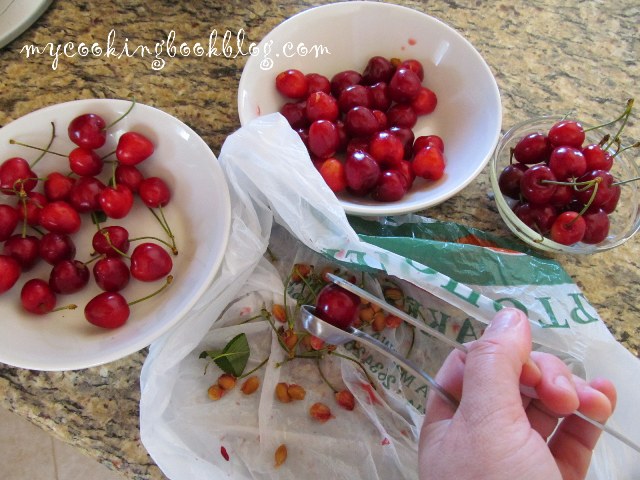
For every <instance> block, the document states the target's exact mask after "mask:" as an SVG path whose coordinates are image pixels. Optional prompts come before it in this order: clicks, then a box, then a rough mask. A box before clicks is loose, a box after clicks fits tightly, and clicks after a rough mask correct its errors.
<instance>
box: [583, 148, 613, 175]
mask: <svg viewBox="0 0 640 480" xmlns="http://www.w3.org/2000/svg"><path fill="white" fill-rule="evenodd" d="M582 154H583V155H584V158H585V161H586V163H587V169H586V171H589V170H606V171H607V172H608V171H609V170H611V167H612V166H613V157H612V156H611V155H610V154H609V153H608V152H605V151H604V150H603V149H602V147H601V146H600V145H598V144H594V143H592V144H590V145H587V146H586V147H584V148H583V149H582Z"/></svg>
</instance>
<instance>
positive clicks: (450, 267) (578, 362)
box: [140, 114, 640, 480]
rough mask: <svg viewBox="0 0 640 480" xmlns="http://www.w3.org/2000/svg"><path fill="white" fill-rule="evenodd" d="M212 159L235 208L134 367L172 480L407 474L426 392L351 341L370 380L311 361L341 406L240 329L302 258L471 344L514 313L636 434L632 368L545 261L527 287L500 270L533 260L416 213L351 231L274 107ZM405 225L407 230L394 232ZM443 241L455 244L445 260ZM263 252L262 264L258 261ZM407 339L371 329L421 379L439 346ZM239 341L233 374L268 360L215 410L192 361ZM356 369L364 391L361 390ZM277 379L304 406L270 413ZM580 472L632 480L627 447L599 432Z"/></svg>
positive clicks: (304, 365)
mask: <svg viewBox="0 0 640 480" xmlns="http://www.w3.org/2000/svg"><path fill="white" fill-rule="evenodd" d="M219 160H220V163H221V165H222V167H223V170H224V173H225V175H226V177H227V181H228V184H229V189H230V194H231V203H232V225H231V241H230V242H229V246H228V248H227V252H226V254H225V257H224V260H223V263H222V266H221V268H220V270H219V272H218V274H217V276H216V277H215V279H214V280H213V281H212V283H211V286H210V288H209V289H208V290H207V291H206V293H205V294H204V295H203V297H202V298H201V299H200V300H199V301H198V303H197V304H196V305H195V306H194V308H193V310H192V311H191V312H190V313H189V314H188V315H187V316H186V317H185V318H184V319H183V320H182V321H181V322H180V323H179V324H178V325H177V326H176V327H175V328H174V329H172V330H171V331H170V332H168V333H167V334H165V335H164V336H163V337H162V338H160V339H159V340H157V341H156V342H154V343H153V344H152V345H151V347H150V351H149V355H148V357H147V359H146V362H145V364H144V367H143V370H142V374H141V402H140V430H141V438H142V441H143V443H144V445H145V447H146V448H147V450H148V451H149V453H150V455H151V456H152V457H153V459H154V461H155V462H156V463H157V464H158V466H159V467H160V468H161V469H162V471H163V472H164V473H165V474H166V475H167V476H168V477H169V478H171V479H174V480H177V479H190V480H191V479H201V478H202V479H204V478H207V479H209V478H234V479H245V478H246V479H270V478H278V479H289V478H290V479H294V478H295V479H299V478H321V477H327V478H349V479H357V478H361V479H367V480H369V479H388V478H407V479H412V478H417V438H418V433H419V429H420V424H421V421H422V410H421V409H423V408H424V398H425V396H426V391H427V389H426V387H425V385H424V383H421V382H420V381H419V379H415V378H412V377H411V376H410V375H408V374H407V373H406V372H403V371H401V370H400V369H398V367H397V366H396V365H394V364H393V363H392V362H390V361H388V360H386V359H384V358H380V357H379V356H375V355H373V354H371V353H369V352H366V351H364V350H362V349H361V348H360V347H359V346H358V345H351V346H344V347H340V350H339V351H341V352H343V353H344V354H345V356H355V357H357V359H358V360H359V361H360V363H361V364H363V365H365V371H366V372H367V373H366V374H365V373H364V371H363V370H362V369H361V368H359V366H358V364H357V363H355V362H353V361H351V360H348V359H346V358H341V357H337V356H328V357H330V358H327V359H323V360H322V361H321V362H322V365H321V368H322V371H323V372H324V374H325V376H326V377H327V380H329V382H330V383H332V384H335V385H338V386H339V387H340V388H347V389H349V390H350V391H351V392H352V393H353V394H354V396H355V397H356V408H355V409H354V410H353V411H346V410H342V409H340V407H338V406H336V405H335V402H333V398H332V397H333V391H332V390H331V389H330V388H329V387H328V386H327V384H326V382H324V381H323V380H322V378H321V376H320V375H319V373H318V365H317V361H316V360H313V359H295V360H294V361H285V360H287V359H286V355H285V352H284V350H283V349H282V348H281V347H280V345H279V343H278V339H277V335H276V334H275V333H274V329H273V328H272V326H271V325H270V324H269V322H267V321H265V320H262V321H261V320H255V321H250V322H247V320H248V319H250V318H253V317H254V316H256V315H257V314H258V313H259V312H260V311H261V309H263V308H267V309H268V308H270V306H271V305H272V304H273V303H282V302H283V295H284V292H285V283H286V279H287V274H288V272H290V271H291V267H292V266H293V265H294V264H296V263H301V262H305V263H310V264H313V265H317V267H318V268H321V267H322V265H323V264H325V265H326V264H329V265H340V266H341V267H342V268H345V269H349V270H350V271H354V272H365V273H364V274H363V275H365V276H366V279H367V282H368V288H370V289H372V290H377V291H378V293H380V292H381V288H382V284H383V283H384V282H386V281H388V280H389V279H390V280H391V281H393V282H395V284H397V285H399V286H400V287H401V288H402V290H403V291H404V293H405V295H406V296H407V298H409V299H411V300H412V302H413V305H414V307H415V309H416V311H415V312H414V313H416V314H417V315H422V316H423V320H424V321H425V322H427V323H429V324H430V325H432V326H436V327H437V328H440V329H441V331H443V332H445V333H446V334H447V335H450V336H451V337H452V338H456V339H458V340H470V339H473V338H476V337H478V336H480V335H481V333H482V328H483V325H484V324H486V323H487V322H488V321H489V320H490V319H491V318H492V316H493V314H494V313H495V311H496V310H497V309H499V308H501V305H505V304H507V305H512V304H515V305H517V306H519V307H520V308H523V309H525V310H526V311H527V313H528V315H529V317H530V318H531V321H532V325H533V337H534V341H535V342H536V344H537V345H538V347H537V348H540V349H546V350H549V351H553V352H555V353H558V354H560V355H561V356H562V357H563V358H564V359H565V360H566V361H567V363H568V364H569V365H570V366H571V368H572V369H573V371H574V372H576V373H579V374H581V375H583V376H584V377H586V378H594V377H597V376H606V377H608V378H610V379H612V380H613V381H614V383H615V384H616V386H617V388H618V393H619V401H618V406H617V409H616V412H615V414H614V416H613V417H612V418H611V419H610V421H609V422H608V424H609V425H610V426H611V427H613V428H615V429H617V430H619V431H621V432H622V433H624V434H625V435H627V436H628V437H630V438H632V439H634V440H635V441H636V442H638V441H640V428H639V427H640V421H639V420H638V418H637V416H636V415H635V414H634V408H633V407H634V404H637V402H638V400H639V399H640V394H639V393H638V391H637V389H636V388H633V385H634V384H633V380H634V379H635V378H638V375H640V362H638V360H637V359H636V358H634V357H633V356H632V355H631V354H630V353H629V352H628V351H627V350H626V349H624V347H622V346H621V345H620V344H618V343H617V342H616V341H615V339H613V337H612V336H611V334H610V333H609V332H608V330H607V329H606V326H605V325H604V324H603V322H602V321H601V320H600V318H599V317H598V315H597V313H596V312H595V311H594V310H593V308H592V307H591V306H590V305H589V304H588V302H587V300H586V299H585V298H584V296H583V295H582V293H581V292H580V291H579V289H578V288H577V286H575V285H574V284H573V283H572V282H571V280H570V278H569V277H568V276H566V274H564V276H563V272H562V270H561V269H559V270H558V268H557V265H554V264H553V263H551V264H547V265H542V266H543V267H544V268H542V269H541V271H544V272H546V273H545V274H546V275H548V278H549V281H548V282H545V281H544V280H540V277H539V278H537V280H536V282H537V283H535V284H530V283H527V282H528V281H531V280H530V279H527V277H526V276H525V277H521V276H518V275H515V274H513V273H514V272H521V271H522V268H519V267H516V268H511V270H510V269H509V268H507V267H505V266H508V265H510V264H511V263H512V262H513V261H514V259H517V260H518V261H524V262H525V263H524V264H525V265H527V262H529V261H531V262H533V264H535V265H534V266H535V268H536V269H538V267H540V265H541V264H540V263H539V262H542V261H541V260H538V259H536V258H535V257H533V256H530V255H527V254H517V253H515V252H513V251H509V249H508V248H507V249H506V250H505V249H504V248H494V247H487V246H482V244H477V242H475V244H474V242H471V243H467V240H464V241H461V242H456V241H453V242H452V241H450V240H449V239H445V240H444V241H443V239H442V238H441V236H439V235H438V228H442V229H445V230H443V231H450V229H449V230H447V229H448V228H449V227H450V226H447V225H443V224H439V223H438V222H432V221H430V220H428V219H424V218H423V217H418V216H407V217H403V218H399V219H392V220H388V221H386V222H387V223H386V224H385V222H384V221H383V222H378V223H377V224H376V223H375V222H371V221H369V220H368V221H364V220H362V221H358V220H354V219H352V222H353V223H354V224H355V225H357V226H358V230H359V231H360V232H361V233H362V235H358V233H356V231H355V230H354V228H353V226H352V225H351V224H350V222H349V219H348V218H347V217H346V216H345V214H344V211H343V210H342V208H341V206H340V204H339V203H338V201H337V200H336V199H335V196H334V195H333V194H332V193H331V192H330V190H329V189H328V188H327V187H326V185H325V184H324V182H323V181H322V179H321V178H320V177H319V175H317V173H316V172H315V169H314V167H313V165H312V164H311V162H310V161H309V157H308V154H307V152H306V149H305V147H304V145H303V144H302V142H301V141H300V139H299V137H298V135H297V133H295V132H294V131H292V130H291V129H290V128H289V126H288V124H287V123H286V120H284V118H283V117H282V116H280V115H279V114H273V115H268V116H264V117H261V118H258V119H256V120H254V121H253V122H251V123H250V124H248V125H246V126H245V127H243V128H241V129H240V130H239V131H237V132H235V133H234V134H232V135H231V136H230V137H229V138H228V139H227V140H226V142H225V144H224V146H223V148H222V151H221V153H220V158H219ZM389 222H391V223H389ZM403 229H405V231H409V232H411V234H410V235H409V236H405V235H402V233H400V234H397V233H398V232H402V230H403ZM406 229H408V230H406ZM371 233H373V234H371ZM474 233H477V232H474ZM473 236H474V237H476V238H477V235H473ZM462 237H465V238H466V236H465V235H462V236H459V238H458V240H459V239H460V238H462ZM270 242H271V243H270ZM452 244H456V245H457V249H456V250H455V251H453V252H452V251H451V248H452V246H451V245H452ZM269 245H270V247H269V253H270V255H273V257H275V259H273V258H272V261H269V260H267V258H266V257H265V256H264V254H265V252H266V251H267V247H268V246H269ZM423 247H424V248H423ZM447 249H449V250H447ZM425 252H428V253H427V254H425ZM447 258H448V259H449V260H448V263H447V261H446V259H447ZM443 259H444V260H443ZM469 262H471V263H473V264H476V265H480V267H481V269H482V270H485V271H486V272H489V273H487V275H486V277H485V280H483V279H482V277H479V276H477V275H476V276H473V275H471V273H472V272H474V271H475V270H477V268H476V267H475V266H474V267H473V268H466V269H465V267H464V265H467V264H468V263H469ZM503 267H505V268H504V271H503ZM439 269H441V270H444V271H446V274H445V273H444V272H443V271H439ZM491 271H493V272H494V273H493V274H490V272H491ZM509 271H511V273H512V274H513V275H512V274H510V273H509ZM514 276H515V279H514ZM486 279H490V280H486ZM176 281H179V279H176ZM461 282H465V283H461ZM287 293H288V294H292V291H291V290H289V289H287ZM289 301H291V299H290V300H289ZM407 332H408V330H407V329H400V328H399V329H396V330H393V331H391V330H385V331H383V332H381V333H380V335H382V336H383V337H384V338H383V340H384V341H385V342H387V343H388V344H390V345H391V346H393V347H395V348H397V349H398V350H399V351H401V352H405V351H407V350H403V349H406V347H407V344H408V343H410V342H415V344H414V345H413V347H411V349H410V353H411V358H412V360H414V361H416V362H417V363H419V364H420V365H421V366H423V368H424V369H425V370H426V371H427V372H431V373H434V372H435V371H436V370H437V368H438V367H439V365H440V363H441V362H442V360H443V358H444V356H445V355H446V354H447V350H446V349H444V348H443V347H442V346H441V345H438V343H437V341H435V340H433V339H430V338H428V337H427V336H425V335H415V336H414V337H413V339H411V338H410V337H409V335H408V333H407ZM238 333H245V334H246V335H247V338H248V340H249V345H250V347H251V355H250V358H249V363H248V365H247V367H246V370H251V369H253V368H255V367H257V366H258V365H259V364H260V363H261V362H262V361H264V360H265V359H266V358H268V361H267V362H266V364H265V365H264V366H262V367H261V368H259V369H258V370H256V373H255V374H256V375H258V376H259V377H260V381H261V386H260V389H259V390H258V392H256V394H254V395H251V396H245V395H243V394H242V393H241V392H240V391H239V388H238V387H236V389H234V390H232V391H231V392H229V393H228V394H227V395H225V396H224V397H223V398H222V399H220V400H219V401H216V402H212V401H211V400H210V399H209V398H208V397H207V394H206V392H207V388H208V387H209V385H211V384H212V383H215V381H216V379H217V376H218V375H219V374H220V373H221V371H220V370H219V369H218V368H217V367H216V366H215V365H210V366H209V367H208V368H207V371H206V373H204V372H205V364H206V362H205V361H204V360H202V359H200V358H199V354H200V352H202V351H203V350H215V349H220V348H222V347H223V346H224V345H225V344H226V343H227V342H228V341H229V340H230V339H231V338H233V337H234V336H235V335H236V334H238ZM367 376H368V377H369V378H372V379H373V381H374V384H375V385H376V386H377V388H376V390H371V389H370V388H367V387H366V385H367V384H368V382H367V380H368V378H367ZM281 381H282V382H287V383H298V384H300V385H304V387H305V389H306V391H307V394H306V397H305V399H304V400H301V401H297V402H292V403H288V404H280V403H279V402H278V400H276V399H275V396H274V393H273V392H274V387H275V384H276V383H278V382H281ZM316 401H322V402H324V403H326V404H327V405H330V406H331V411H332V414H333V415H334V418H332V419H330V420H329V421H327V422H326V423H322V424H320V423H317V422H314V420H313V419H311V418H310V417H309V415H308V413H307V412H308V408H309V406H310V405H311V404H312V403H313V402H316ZM332 402H333V403H332ZM280 444H285V445H286V446H287V450H288V458H287V460H286V461H285V462H284V463H283V464H282V465H281V466H279V467H276V466H275V465H274V452H275V450H276V448H277V447H278V445H280ZM588 478H591V479H609V478H640V462H638V454H637V452H635V451H633V450H631V449H630V448H628V447H627V446H625V445H623V444H622V443H620V442H619V441H618V440H617V439H615V438H612V437H610V436H609V435H607V434H603V436H602V437H601V439H600V441H599V443H598V446H597V448H596V451H595V454H594V458H593V461H592V465H591V469H590V471H589V477H588Z"/></svg>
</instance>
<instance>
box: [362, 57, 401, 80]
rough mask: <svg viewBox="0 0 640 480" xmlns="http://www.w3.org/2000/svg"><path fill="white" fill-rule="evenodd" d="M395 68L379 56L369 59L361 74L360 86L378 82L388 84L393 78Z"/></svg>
mask: <svg viewBox="0 0 640 480" xmlns="http://www.w3.org/2000/svg"><path fill="white" fill-rule="evenodd" d="M395 70H396V69H395V67H394V66H393V65H392V64H391V62H390V61H389V60H387V59H386V58H384V57H381V56H375V57H371V58H370V59H369V61H368V62H367V66H366V67H365V68H364V71H363V72H362V84H363V85H373V84H375V83H378V82H388V81H389V80H391V77H392V76H393V72H394V71H395Z"/></svg>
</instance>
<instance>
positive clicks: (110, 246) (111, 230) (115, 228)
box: [91, 225, 129, 256]
mask: <svg viewBox="0 0 640 480" xmlns="http://www.w3.org/2000/svg"><path fill="white" fill-rule="evenodd" d="M91 246H92V247H93V249H94V250H95V251H96V253H100V254H102V255H108V256H120V255H124V254H126V253H127V252H128V251H129V232H128V231H127V229H126V228H124V227H121V226H119V225H109V226H108V227H103V228H101V229H100V230H99V231H97V232H96V233H95V234H94V235H93V238H92V240H91Z"/></svg>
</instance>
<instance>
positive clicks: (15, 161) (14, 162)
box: [0, 157, 38, 195]
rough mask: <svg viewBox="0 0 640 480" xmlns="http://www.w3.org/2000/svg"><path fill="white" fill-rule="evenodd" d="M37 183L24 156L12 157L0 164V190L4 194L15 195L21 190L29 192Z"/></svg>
mask: <svg viewBox="0 0 640 480" xmlns="http://www.w3.org/2000/svg"><path fill="white" fill-rule="evenodd" d="M37 183H38V180H37V176H36V174H35V173H33V171H32V170H31V167H29V163H28V162H27V161H26V160H25V159H24V158H20V157H13V158H9V159H8V160H5V161H4V162H2V164H0V192H2V193H4V194H5V195H15V194H16V193H17V192H19V191H21V190H24V191H25V192H30V191H31V190H33V189H34V188H35V186H36V184H37Z"/></svg>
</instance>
